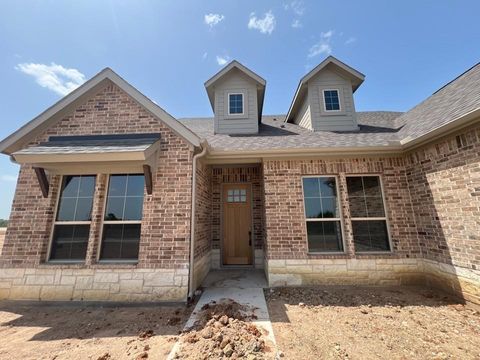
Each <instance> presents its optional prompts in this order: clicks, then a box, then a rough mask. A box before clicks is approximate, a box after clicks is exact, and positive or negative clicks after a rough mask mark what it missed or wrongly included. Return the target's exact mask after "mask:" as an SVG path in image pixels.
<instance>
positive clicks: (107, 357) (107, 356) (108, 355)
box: [97, 352, 111, 360]
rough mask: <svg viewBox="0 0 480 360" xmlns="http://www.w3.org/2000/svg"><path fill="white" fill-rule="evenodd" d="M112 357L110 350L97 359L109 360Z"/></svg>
mask: <svg viewBox="0 0 480 360" xmlns="http://www.w3.org/2000/svg"><path fill="white" fill-rule="evenodd" d="M110 358H111V356H110V354H109V353H108V352H106V353H105V354H103V355H102V356H100V357H99V358H98V359H97V360H108V359H110Z"/></svg>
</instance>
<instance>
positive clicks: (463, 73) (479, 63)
mask: <svg viewBox="0 0 480 360" xmlns="http://www.w3.org/2000/svg"><path fill="white" fill-rule="evenodd" d="M478 65H480V61H479V62H477V63H476V64H475V65H473V66H472V67H470V68H469V69H467V70H465V71H464V72H462V73H461V74H460V75H458V76H457V77H456V78H455V79H453V80H450V81H449V82H448V83H446V84H445V85H443V86H442V87H441V88H439V89H438V90H436V91H434V92H433V93H432V95H430V96H433V95H435V94H436V93H438V92H440V91H441V90H442V89H444V88H446V87H447V86H448V85H450V84H451V83H453V82H455V81H457V80H458V79H460V78H461V77H462V76H463V75H466V74H467V73H469V72H470V71H472V70H473V69H474V68H476V67H477V66H478ZM430 96H429V97H430ZM429 97H427V99H428V98H429ZM425 100H426V99H425Z"/></svg>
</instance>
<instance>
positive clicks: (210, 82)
mask: <svg viewBox="0 0 480 360" xmlns="http://www.w3.org/2000/svg"><path fill="white" fill-rule="evenodd" d="M233 68H237V69H238V70H240V71H242V72H243V73H245V74H246V75H247V76H249V77H250V78H252V79H253V80H255V81H256V82H258V83H259V84H260V85H263V86H265V85H266V84H267V82H266V81H265V79H264V78H262V77H261V76H259V75H257V74H256V73H254V72H253V71H252V70H250V69H249V68H247V67H246V66H245V65H242V64H241V63H239V62H238V61H237V60H232V61H231V62H230V63H229V64H227V65H225V67H224V68H223V69H221V70H220V71H218V72H217V73H216V74H215V75H213V76H212V77H211V78H210V79H208V80H207V81H205V84H204V85H205V87H206V88H208V87H210V86H212V85H213V84H214V83H215V82H217V81H218V80H219V79H220V78H221V77H222V76H223V75H225V74H226V73H228V72H229V71H230V70H232V69H233Z"/></svg>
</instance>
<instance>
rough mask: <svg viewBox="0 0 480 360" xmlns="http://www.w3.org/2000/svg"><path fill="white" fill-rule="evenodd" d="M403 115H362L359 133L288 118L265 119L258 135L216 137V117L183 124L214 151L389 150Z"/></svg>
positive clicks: (196, 119)
mask: <svg viewBox="0 0 480 360" xmlns="http://www.w3.org/2000/svg"><path fill="white" fill-rule="evenodd" d="M401 114H402V113H399V112H386V111H369V112H358V113H357V120H358V124H359V127H360V130H359V131H352V132H340V131H316V132H313V131H311V130H308V129H305V128H303V127H301V126H299V125H296V124H290V123H284V122H283V119H284V118H285V115H270V116H263V117H262V122H261V124H260V127H259V132H258V134H252V135H226V134H214V128H213V118H184V119H179V121H180V122H181V123H182V124H184V125H185V126H187V127H188V128H189V129H191V130H192V131H193V132H195V133H196V134H198V136H200V137H202V138H205V139H206V140H207V141H208V144H209V146H210V149H211V152H215V151H247V150H248V151H254V150H275V149H308V148H310V149H314V148H324V149H326V148H333V149H335V148H337V149H338V148H342V147H345V148H346V147H348V148H352V147H387V146H391V145H392V142H395V143H398V140H397V134H398V132H399V130H400V129H399V128H397V127H396V125H395V119H397V118H398V117H399V116H400V115H401Z"/></svg>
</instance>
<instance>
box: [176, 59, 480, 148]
mask: <svg viewBox="0 0 480 360" xmlns="http://www.w3.org/2000/svg"><path fill="white" fill-rule="evenodd" d="M479 108H480V63H479V64H477V65H475V66H474V67H472V68H471V69H469V70H468V71H466V72H465V73H463V74H462V75H460V76H459V77H458V78H456V79H454V80H453V81H451V82H450V83H448V84H446V85H445V86H444V87H443V88H441V89H440V90H438V91H437V92H435V93H434V94H433V95H432V96H430V97H429V98H427V99H426V100H424V101H423V102H421V103H420V104H418V105H417V106H415V107H414V108H412V109H411V110H410V111H408V112H406V113H400V112H391V111H366V112H357V122H358V124H359V127H360V131H355V132H354V131H352V132H345V131H315V132H313V131H310V130H308V129H305V128H303V127H300V126H299V125H296V124H291V123H284V119H285V115H277V116H275V115H271V116H263V117H262V122H261V124H260V128H259V132H258V134H252V135H225V134H214V133H213V118H184V119H179V121H180V122H181V123H182V124H184V125H185V126H186V127H188V128H189V129H190V130H192V131H193V132H194V133H196V134H197V135H198V136H199V137H201V138H205V139H206V140H207V141H208V143H209V145H210V146H211V147H212V148H213V150H217V151H239V150H240V151H241V150H274V149H290V148H291V149H298V148H306V149H308V148H332V147H333V148H342V147H349V148H352V147H383V146H385V147H388V146H392V145H397V146H398V144H399V143H400V141H401V140H404V139H408V140H412V139H415V138H418V137H420V136H422V135H425V134H427V133H429V132H430V131H433V130H435V129H437V128H438V127H441V126H443V125H446V124H448V123H450V122H452V121H455V120H456V119H458V118H460V117H462V116H464V115H466V114H468V113H469V112H471V111H474V110H477V109H479Z"/></svg>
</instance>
